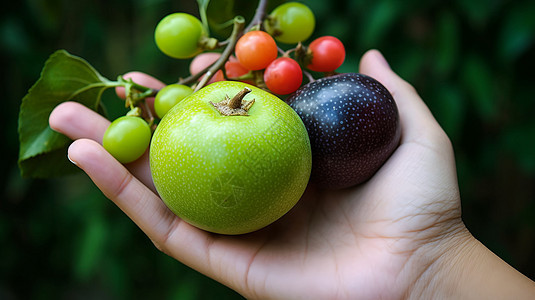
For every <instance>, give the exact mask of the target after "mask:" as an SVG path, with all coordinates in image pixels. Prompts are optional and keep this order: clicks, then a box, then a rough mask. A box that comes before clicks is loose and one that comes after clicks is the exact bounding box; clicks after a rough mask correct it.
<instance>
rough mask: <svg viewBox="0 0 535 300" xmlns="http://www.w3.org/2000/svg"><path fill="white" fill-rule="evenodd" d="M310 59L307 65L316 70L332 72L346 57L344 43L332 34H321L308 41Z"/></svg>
mask: <svg viewBox="0 0 535 300" xmlns="http://www.w3.org/2000/svg"><path fill="white" fill-rule="evenodd" d="M308 49H309V50H310V51H311V52H312V60H311V61H310V64H309V65H308V66H307V68H308V69H309V70H312V71H316V72H332V71H334V70H336V69H338V67H340V66H341V65H342V63H343V62H344V59H345V57H346V50H345V48H344V44H342V42H341V41H340V40H339V39H337V38H335V37H334V36H322V37H319V38H317V39H315V40H314V41H312V43H310V45H309V46H308Z"/></svg>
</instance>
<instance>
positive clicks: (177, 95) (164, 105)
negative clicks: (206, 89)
mask: <svg viewBox="0 0 535 300" xmlns="http://www.w3.org/2000/svg"><path fill="white" fill-rule="evenodd" d="M192 93H193V89H191V88H190V87H189V86H187V85H183V84H170V85H168V86H166V87H164V88H162V89H161V90H160V91H159V92H158V94H156V98H155V99H154V110H155V111H156V115H157V116H158V117H159V118H163V116H164V115H165V114H166V113H167V112H168V111H169V110H170V109H171V108H173V106H175V105H176V104H177V103H178V102H180V101H181V100H182V99H184V98H186V97H187V96H189V95H191V94H192Z"/></svg>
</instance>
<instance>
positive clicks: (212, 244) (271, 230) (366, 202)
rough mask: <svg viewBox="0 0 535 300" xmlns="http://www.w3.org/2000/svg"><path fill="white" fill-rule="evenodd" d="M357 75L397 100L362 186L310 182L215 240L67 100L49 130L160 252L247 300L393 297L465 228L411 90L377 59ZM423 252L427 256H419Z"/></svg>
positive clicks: (447, 159) (429, 125) (372, 55)
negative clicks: (258, 223) (281, 211)
mask: <svg viewBox="0 0 535 300" xmlns="http://www.w3.org/2000/svg"><path fill="white" fill-rule="evenodd" d="M360 72H361V73H364V74H367V75H369V76H372V77H374V78H376V79H377V80H379V81H380V82H382V83H383V84H384V85H385V86H386V87H387V88H388V89H389V90H390V92H391V93H392V94H393V96H394V99H395V100H396V103H397V104H398V108H399V112H400V119H401V127H402V137H401V143H400V146H399V147H398V149H397V150H396V151H395V152H394V154H393V155H392V157H391V158H390V159H389V160H388V161H387V162H386V163H385V165H383V167H382V168H381V169H380V170H379V171H378V172H377V173H376V174H375V175H374V177H372V178H371V179H370V180H369V181H368V182H366V183H365V184H363V185H360V186H358V187H355V188H351V189H346V190H340V191H327V190H320V189H316V188H315V187H314V186H313V185H309V187H308V188H307V190H306V192H305V194H304V195H303V197H302V199H301V200H300V201H299V203H298V204H297V206H296V207H294V208H293V209H292V210H291V211H290V212H289V213H288V214H286V215H285V216H284V217H283V218H281V219H280V220H279V221H277V222H275V223H274V224H272V225H270V226H268V227H267V228H264V229H262V230H260V231H257V232H254V233H251V234H246V235H240V236H224V235H217V234H211V233H208V232H205V231H202V230H199V229H197V228H194V227H192V226H190V225H189V224H187V223H185V222H183V221H181V220H180V219H179V218H178V217H176V216H175V215H174V214H173V213H172V212H171V211H170V210H168V209H167V208H166V207H165V205H164V204H163V202H162V201H161V200H160V198H159V197H158V195H157V192H156V191H155V189H154V186H153V184H152V179H151V177H150V170H149V166H148V156H147V155H145V156H144V157H142V158H141V159H139V160H138V161H136V162H134V163H131V164H129V165H127V167H126V168H125V167H124V166H123V165H121V164H120V163H118V162H117V161H115V160H114V159H113V157H111V155H109V154H108V153H107V152H106V151H105V150H104V149H103V148H102V147H101V146H100V143H101V141H102V135H103V133H104V130H105V129H106V127H107V125H108V124H109V122H108V121H107V120H105V119H104V118H102V117H100V116H99V115H97V114H96V113H94V112H92V111H91V110H89V109H87V108H85V107H83V106H81V105H79V104H77V103H64V104H62V105H60V106H58V107H57V108H56V109H55V110H54V112H53V113H52V115H51V117H50V125H51V127H52V128H54V129H55V130H57V131H59V132H62V133H64V134H66V135H67V136H69V137H71V138H72V139H75V140H76V141H75V142H74V143H73V144H72V145H71V147H70V148H69V157H70V159H71V160H72V161H73V162H74V163H76V164H77V165H78V166H79V167H80V168H82V169H83V170H84V171H85V172H86V173H87V174H88V175H89V176H90V177H91V179H92V180H93V181H94V182H95V184H96V185H97V186H98V187H99V188H100V189H101V190H102V191H103V192H104V194H105V195H106V196H107V197H108V198H110V199H111V200H113V201H114V202H115V203H116V204H117V205H118V206H119V207H120V208H121V209H122V210H123V211H124V212H125V213H126V214H128V215H129V217H130V218H131V219H132V220H133V221H134V222H136V223H137V225H138V226H139V227H140V228H141V229H142V230H143V231H144V232H145V233H146V234H147V235H148V236H149V238H151V240H152V241H153V242H154V244H155V245H156V246H157V247H158V248H159V249H161V250H162V251H163V252H165V253H167V254H169V255H171V256H172V257H175V258H176V259H177V260H180V261H181V262H183V263H185V264H187V265H189V266H191V267H192V268H194V269H196V270H198V271H200V272H202V273H204V274H206V275H208V276H210V277H212V278H214V279H215V280H218V281H220V282H222V283H223V284H225V285H227V286H229V287H231V288H232V289H234V290H236V291H238V292H239V293H241V294H242V295H244V296H245V297H248V298H284V299H297V298H306V299H326V298H352V299H355V298H358V299H378V298H400V297H403V296H407V295H408V294H409V293H410V292H411V291H410V289H411V287H413V286H414V284H415V282H416V281H417V280H419V278H420V276H421V275H422V274H423V273H424V272H426V270H427V269H428V268H429V266H430V265H432V264H433V262H434V261H435V260H436V259H437V257H439V256H440V255H441V253H440V251H441V250H433V249H442V248H443V247H436V245H438V244H441V243H445V242H446V241H447V240H448V239H449V238H450V237H451V236H453V235H452V233H455V232H463V231H464V230H465V228H464V225H463V223H462V221H461V218H460V215H461V213H460V203H459V195H458V187H457V179H456V175H455V163H454V158H453V151H452V147H451V145H450V142H449V140H448V138H447V137H446V135H445V134H444V132H443V131H442V129H441V128H440V126H439V125H438V124H437V123H436V121H435V120H434V118H433V117H432V115H431V113H430V112H429V110H428V109H427V107H426V106H425V104H424V103H423V102H422V100H421V99H420V98H419V97H418V95H417V93H416V92H415V90H414V89H413V88H412V87H411V86H410V85H409V84H407V83H406V82H404V81H403V80H402V79H400V78H399V77H398V76H397V75H396V74H395V73H394V72H392V71H391V70H390V68H389V67H388V65H387V64H386V62H385V61H384V59H383V58H382V56H381V55H380V54H379V53H378V52H377V51H374V50H372V51H369V52H367V53H366V54H365V55H364V56H363V58H362V60H361V65H360ZM424 249H425V251H424Z"/></svg>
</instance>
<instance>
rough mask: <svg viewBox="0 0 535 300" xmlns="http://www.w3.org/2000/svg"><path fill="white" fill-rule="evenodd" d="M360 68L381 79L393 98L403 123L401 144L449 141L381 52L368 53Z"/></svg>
mask: <svg viewBox="0 0 535 300" xmlns="http://www.w3.org/2000/svg"><path fill="white" fill-rule="evenodd" d="M359 71H360V72H361V73H362V74H365V75H368V76H370V77H373V78H375V79H376V80H378V81H379V82H380V83H382V84H383V85H384V86H385V87H386V88H387V89H388V91H389V92H390V93H391V94H392V96H393V97H394V100H395V101H396V104H397V106H398V110H399V116H400V122H401V143H404V142H408V141H422V140H427V141H432V142H440V143H441V144H444V143H449V140H448V138H447V137H446V135H445V133H444V131H443V130H442V128H441V127H440V125H439V124H438V123H437V121H436V120H435V118H434V117H433V115H432V113H431V111H430V110H429V108H428V107H427V105H426V104H425V103H424V101H423V100H422V99H421V98H420V96H419V95H418V93H417V92H416V90H415V89H414V87H413V86H412V85H410V84H409V83H408V82H406V81H405V80H403V79H402V78H401V77H399V76H398V75H397V74H396V73H395V72H394V71H392V69H391V68H390V65H389V64H388V62H387V61H386V59H385V58H384V56H383V55H382V54H381V52H379V51H378V50H369V51H368V52H366V53H365V54H364V55H363V56H362V58H361V60H360V68H359ZM430 139H431V140H430ZM437 139H438V140H437Z"/></svg>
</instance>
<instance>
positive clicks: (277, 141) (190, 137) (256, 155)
mask: <svg viewBox="0 0 535 300" xmlns="http://www.w3.org/2000/svg"><path fill="white" fill-rule="evenodd" d="M244 87H249V88H250V89H251V90H252V91H251V92H250V93H249V94H247V95H246V96H245V98H244V100H252V99H253V98H254V99H255V103H254V104H253V106H252V107H251V109H250V110H249V116H222V115H221V114H220V113H219V112H218V111H216V110H215V109H214V107H213V106H212V105H211V104H209V101H212V102H219V101H221V100H223V99H224V98H225V95H228V96H229V97H233V96H234V95H236V94H237V93H238V92H239V91H240V90H243V88H244ZM311 155H312V154H311V148H310V141H309V138H308V135H307V132H306V128H305V126H304V124H303V122H302V121H301V119H300V118H299V116H298V115H297V114H296V113H295V112H294V111H293V110H292V109H291V108H290V107H289V106H288V105H287V104H286V103H284V102H283V101H282V100H280V99H278V98H277V97H275V96H274V95H272V94H270V93H267V92H265V91H263V90H260V89H258V88H256V87H254V86H251V85H248V84H245V83H241V82H235V81H220V82H216V83H213V84H211V85H208V86H206V87H205V88H203V89H201V90H199V91H198V92H196V93H194V94H192V95H191V96H189V97H187V98H185V99H184V100H182V101H181V102H180V103H178V104H177V105H175V106H174V107H173V108H172V109H171V110H170V111H169V112H168V113H167V114H166V115H165V117H164V118H163V119H162V120H161V122H160V124H159V125H158V127H157V129H156V131H155V133H154V136H153V138H152V141H151V148H150V167H151V172H152V178H153V180H154V184H155V186H156V189H157V190H158V193H159V194H160V197H161V198H162V200H163V201H164V203H165V204H166V205H167V206H168V207H169V208H170V209H171V210H172V211H173V212H174V213H175V214H176V215H178V216H179V217H180V218H182V219H183V220H185V221H186V222H188V223H190V224H192V225H194V226H197V227H199V228H201V229H204V230H207V231H211V232H216V233H222V234H242V233H247V232H252V231H255V230H258V229H260V228H262V227H265V226H267V225H268V224H270V223H272V222H274V221H275V220H277V219H279V218H280V217H281V216H282V215H284V214H285V213H286V212H288V211H289V210H290V209H291V208H292V207H293V206H294V205H295V204H296V203H297V201H298V200H299V199H300V198H301V196H302V194H303V192H304V190H305V188H306V186H307V184H308V180H309V177H310V172H311V165H312V158H311Z"/></svg>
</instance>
